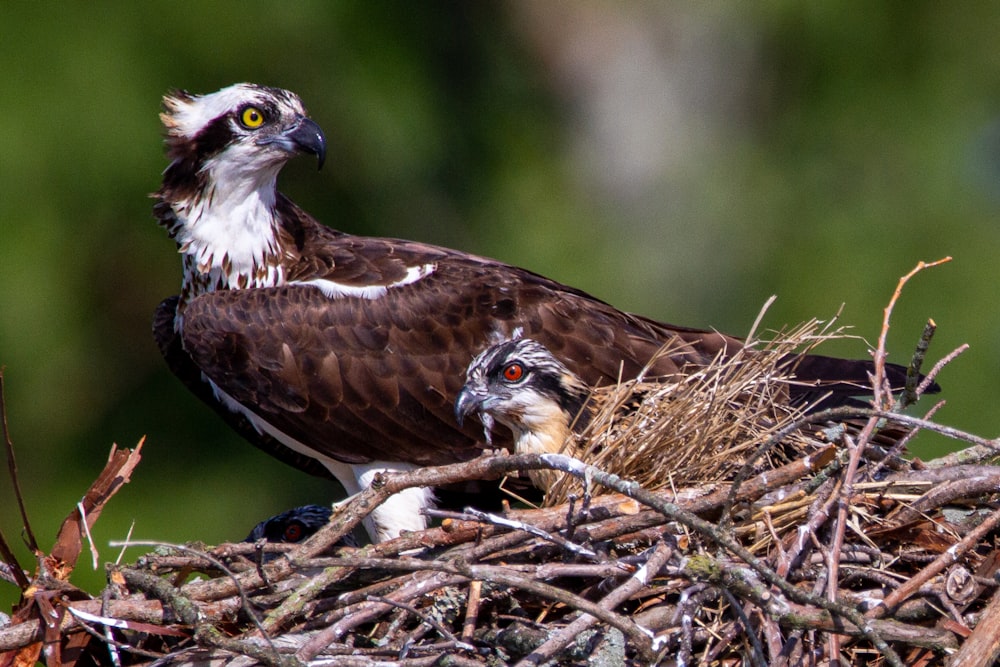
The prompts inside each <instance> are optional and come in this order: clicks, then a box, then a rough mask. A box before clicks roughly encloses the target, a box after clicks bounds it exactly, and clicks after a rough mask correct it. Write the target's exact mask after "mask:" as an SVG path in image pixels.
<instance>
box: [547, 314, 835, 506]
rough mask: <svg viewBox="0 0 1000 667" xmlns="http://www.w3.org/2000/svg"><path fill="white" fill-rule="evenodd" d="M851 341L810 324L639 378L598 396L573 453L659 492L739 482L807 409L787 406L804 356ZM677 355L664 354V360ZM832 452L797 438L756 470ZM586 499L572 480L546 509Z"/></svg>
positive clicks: (808, 436) (565, 480)
mask: <svg viewBox="0 0 1000 667" xmlns="http://www.w3.org/2000/svg"><path fill="white" fill-rule="evenodd" d="M845 337H847V334H846V333H845V331H844V329H843V328H838V327H836V326H835V325H834V324H833V323H831V322H821V321H819V320H810V321H809V322H806V323H804V324H801V325H799V326H797V327H794V328H792V329H790V330H788V331H785V332H773V333H772V335H771V336H769V337H768V338H767V339H763V338H752V339H749V340H748V341H747V345H746V347H744V348H742V349H741V350H739V351H738V352H737V353H736V354H733V355H730V356H728V357H721V356H720V357H718V358H716V359H715V360H714V361H713V362H712V363H711V364H709V365H707V366H705V367H704V368H701V369H698V370H696V371H694V372H692V373H690V374H689V375H686V376H684V377H683V378H680V379H679V380H677V379H674V378H671V379H670V380H669V381H667V382H662V381H657V380H656V379H647V378H645V377H643V376H640V377H638V378H634V379H631V380H623V381H620V382H618V383H617V384H616V385H614V386H609V387H602V388H599V389H598V390H597V391H596V395H595V399H594V400H595V401H596V404H597V405H598V406H599V407H598V409H597V412H596V414H595V416H594V417H593V419H592V420H591V422H590V423H589V424H588V426H587V428H586V429H585V430H584V431H583V432H582V433H581V434H579V435H578V436H575V437H574V441H573V442H569V443H567V444H566V447H565V450H564V451H565V452H566V453H572V454H573V455H574V456H576V457H577V458H579V459H581V460H582V461H584V462H586V463H590V464H592V465H594V466H596V467H598V468H601V469H602V470H605V471H607V472H610V473H613V474H616V475H618V476H620V477H622V478H624V479H629V480H634V481H636V482H638V483H639V484H641V485H642V486H643V487H644V488H646V489H648V490H650V491H656V490H659V489H664V488H678V487H685V486H690V485H692V484H697V483H701V482H714V481H718V480H723V479H730V478H732V477H733V475H735V474H736V472H737V471H738V470H739V469H740V468H742V467H743V466H744V465H746V464H747V462H748V459H749V457H750V456H751V455H752V454H753V453H754V452H756V451H757V450H758V449H760V447H761V446H762V445H763V444H764V443H765V442H767V441H768V440H769V439H770V438H772V436H774V434H775V433H777V432H778V431H780V430H781V429H783V428H786V427H787V426H788V425H789V424H791V423H793V422H794V421H795V420H797V419H799V418H800V417H801V416H802V415H803V414H804V413H805V412H806V410H807V409H808V407H809V406H808V405H805V406H801V405H800V406H793V405H790V404H789V402H788V388H789V383H790V382H792V379H791V376H792V375H793V372H794V357H795V355H796V354H801V353H804V352H810V351H812V350H814V349H815V348H816V347H817V346H818V345H820V344H821V343H822V342H823V341H827V340H830V339H834V338H845ZM671 351H672V350H671V348H670V347H665V348H664V349H663V350H661V352H660V354H670V352H671ZM825 444H827V443H826V442H824V441H820V440H817V434H816V433H815V432H810V431H808V430H804V429H803V430H795V431H794V432H793V433H791V434H790V435H789V436H788V437H787V438H785V439H784V440H783V441H782V443H781V446H780V447H776V448H773V449H771V450H770V451H768V452H766V453H765V455H764V456H763V457H761V458H760V459H759V460H757V461H754V462H751V467H752V469H753V470H761V469H764V468H766V467H776V466H778V465H781V464H783V463H787V462H788V461H789V460H790V459H789V455H792V456H794V455H798V454H801V453H808V452H810V451H814V450H815V449H816V448H817V447H821V446H824V445H825ZM582 491H583V488H582V486H581V482H580V481H578V480H576V479H575V478H573V477H572V476H568V475H563V476H562V477H561V478H560V479H559V481H558V482H556V484H555V485H553V487H552V488H551V489H550V490H549V492H548V493H547V494H546V499H545V504H546V505H556V504H560V503H564V502H566V500H567V499H568V498H569V496H570V495H571V494H574V495H580V494H581V493H582Z"/></svg>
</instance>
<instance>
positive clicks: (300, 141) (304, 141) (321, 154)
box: [258, 116, 326, 169]
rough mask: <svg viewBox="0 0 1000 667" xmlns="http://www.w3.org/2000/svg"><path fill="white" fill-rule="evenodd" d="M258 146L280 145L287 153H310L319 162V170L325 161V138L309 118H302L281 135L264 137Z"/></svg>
mask: <svg viewBox="0 0 1000 667" xmlns="http://www.w3.org/2000/svg"><path fill="white" fill-rule="evenodd" d="M258 143H259V144H260V145H266V144H280V145H281V146H282V148H284V149H285V150H287V151H289V152H293V151H294V152H303V153H312V154H313V155H315V156H316V159H317V161H318V162H319V168H320V169H322V168H323V162H324V161H326V137H325V136H324V135H323V130H321V129H320V127H319V125H317V124H316V123H315V122H313V120H312V119H311V118H306V117H305V116H302V117H301V118H299V122H297V123H296V124H295V125H294V126H293V127H291V128H290V129H288V130H286V131H284V132H282V133H281V134H278V135H274V136H271V137H266V138H264V139H261V140H260V141H259V142H258Z"/></svg>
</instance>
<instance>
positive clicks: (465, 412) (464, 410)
mask: <svg viewBox="0 0 1000 667" xmlns="http://www.w3.org/2000/svg"><path fill="white" fill-rule="evenodd" d="M485 401H486V397H485V396H483V395H482V394H479V393H477V392H476V390H475V389H473V388H472V387H469V386H466V387H463V388H462V391H460V392H458V397H457V398H456V399H455V419H456V420H457V421H458V425H459V426H462V425H463V424H464V423H465V418H466V417H468V416H469V415H471V414H472V413H474V412H481V411H482V409H483V407H485V406H484V404H485Z"/></svg>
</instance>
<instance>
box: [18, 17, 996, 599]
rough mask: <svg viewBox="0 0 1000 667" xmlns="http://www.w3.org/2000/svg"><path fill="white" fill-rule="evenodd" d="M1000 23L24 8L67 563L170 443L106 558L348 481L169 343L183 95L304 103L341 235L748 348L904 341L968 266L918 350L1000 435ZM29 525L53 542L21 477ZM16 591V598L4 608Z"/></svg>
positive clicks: (28, 329)
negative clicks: (333, 478)
mask: <svg viewBox="0 0 1000 667" xmlns="http://www.w3.org/2000/svg"><path fill="white" fill-rule="evenodd" d="M998 34H1000V9H998V8H997V6H996V5H995V4H994V3H988V2H983V3H962V4H949V3H934V2H903V1H898V2H883V3H868V2H861V1H857V2H831V3H805V2H780V1H779V2H764V3H716V4H712V3H701V2H678V3H661V2H643V1H636V2H631V3H628V4H619V3H617V2H610V1H609V2H601V1H597V0H592V1H586V0H584V1H580V2H569V1H564V0H553V1H547V2H535V1H533V0H511V1H510V2H468V3H464V2H434V3H419V4H418V3H411V2H368V1H366V2H360V1H359V2H337V3H330V2H325V1H324V2H321V1H314V2H296V3H280V4H279V3H259V2H244V3H239V4H236V3H232V4H228V3H193V2H148V3H134V2H117V3H86V4H84V3H58V4H57V3H51V4H46V3H2V4H0V76H2V82H3V85H2V91H0V364H2V365H4V366H5V367H6V373H5V376H6V386H7V412H8V417H9V422H10V428H11V432H12V436H13V440H14V443H15V446H16V451H17V456H18V462H19V464H20V471H21V482H22V485H23V486H24V489H25V495H26V500H27V504H28V508H29V511H30V514H31V520H32V523H33V526H34V529H35V531H36V533H37V535H38V536H39V539H40V541H41V542H42V546H43V547H45V548H48V547H49V546H51V541H52V538H53V536H54V534H55V532H56V530H57V528H58V525H59V523H60V521H61V520H62V518H63V517H64V516H65V515H66V514H67V513H68V512H70V511H71V510H72V508H73V506H74V504H75V503H76V501H77V500H78V499H79V498H80V496H81V495H82V493H83V492H84V490H85V489H86V487H87V485H88V484H89V483H90V481H91V480H92V479H93V478H94V477H95V476H96V474H97V473H98V472H99V470H100V469H101V467H102V465H103V463H104V461H105V458H106V455H107V452H108V449H109V447H110V445H111V443H112V442H116V443H118V444H120V445H122V446H132V445H134V444H135V443H136V441H138V440H139V438H140V437H142V436H143V435H146V436H147V438H148V439H147V443H146V447H145V450H144V455H143V461H142V463H141V464H140V466H139V468H138V470H137V472H136V473H135V475H134V478H133V481H132V483H131V484H130V485H128V486H127V487H126V488H125V489H124V490H123V491H122V492H121V493H120V494H119V495H118V496H117V497H116V498H115V499H114V500H113V501H112V503H111V504H110V506H109V508H108V509H107V511H106V512H105V514H104V515H103V516H102V517H101V520H100V521H99V522H98V524H97V526H96V529H95V531H94V537H95V539H96V541H97V543H98V547H99V548H100V549H101V555H102V558H104V559H105V560H110V559H113V558H114V556H115V551H114V550H113V549H111V548H109V547H108V546H107V543H108V541H109V540H115V539H122V538H124V536H125V534H126V531H127V530H128V527H129V525H130V524H131V523H132V522H133V521H134V522H135V532H134V535H135V537H137V538H142V539H159V540H165V541H187V540H203V541H205V542H208V543H217V542H220V541H224V540H230V539H239V538H242V537H243V536H244V535H245V534H246V533H247V532H248V531H249V529H250V528H251V527H252V526H253V524H254V523H255V522H256V521H258V520H260V519H261V518H263V517H265V516H268V515H270V514H273V513H276V512H278V511H280V510H283V509H286V508H288V507H291V506H293V505H295V504H299V503H303V502H317V501H325V500H328V499H330V498H332V497H333V495H334V491H333V488H332V486H331V485H330V484H328V483H325V482H322V481H318V480H312V479H310V478H307V477H305V476H304V475H301V474H299V473H297V472H295V471H294V470H292V469H291V468H287V467H284V466H283V465H281V464H279V463H276V462H274V461H273V460H271V459H269V458H268V457H267V456H265V455H263V454H260V453H258V452H257V451H256V450H255V449H254V448H252V447H251V446H249V445H247V444H245V443H244V442H241V441H240V440H239V439H238V438H237V437H236V436H234V435H233V434H231V433H230V432H229V431H228V430H227V429H226V428H225V427H224V426H223V425H222V423H221V422H220V421H219V420H218V419H217V418H215V417H214V416H213V414H212V413H211V412H210V411H209V410H208V409H207V408H205V407H203V406H202V405H201V404H199V403H197V402H196V401H195V400H194V399H193V398H192V397H191V396H189V395H188V393H187V392H186V391H185V390H184V389H183V388H182V386H181V384H180V383H179V382H178V381H176V380H175V379H174V378H173V377H172V376H171V375H170V374H169V373H168V372H167V370H166V368H165V365H164V364H163V363H162V361H161V360H160V358H159V356H158V353H157V351H156V348H155V346H154V344H153V341H152V338H151V335H150V318H151V314H152V312H153V310H154V308H155V307H156V305H157V303H158V302H159V301H160V299H162V298H164V297H166V296H168V295H170V294H173V293H175V292H176V290H177V288H178V286H179V283H180V264H179V260H178V257H177V256H176V253H175V249H174V246H173V244H172V243H171V242H170V241H169V240H168V239H167V237H166V235H165V234H164V233H163V231H162V230H160V229H159V228H158V227H157V226H156V225H155V224H154V222H153V220H152V217H151V213H150V206H151V203H152V202H151V200H150V199H149V198H148V196H147V195H148V194H149V193H151V192H153V191H154V190H156V188H157V186H158V181H159V175H160V172H161V171H162V169H163V168H164V166H165V164H166V162H165V159H164V157H163V151H162V140H161V130H160V126H159V121H158V118H157V113H158V111H159V103H160V97H161V96H162V94H163V93H164V92H166V91H167V90H168V89H170V88H173V87H183V88H186V89H188V90H191V91H193V92H211V91H214V90H216V89H218V88H220V87H222V86H225V85H228V84H230V83H233V82H237V81H254V82H259V83H265V84H269V85H276V86H281V87H286V88H289V89H291V90H294V91H297V92H298V93H299V94H300V95H301V96H302V98H303V99H304V100H305V102H306V104H307V106H308V107H309V109H310V110H311V113H312V117H313V118H314V119H315V120H316V121H317V122H318V123H319V124H320V125H321V126H322V127H323V128H324V129H325V131H326V133H327V137H328V141H329V157H328V161H327V165H328V166H327V167H326V168H325V169H324V170H323V171H322V172H320V173H318V174H317V173H316V171H315V166H314V164H315V163H314V162H312V161H310V160H304V159H303V160H297V161H295V162H293V163H292V164H290V165H289V167H288V168H287V169H286V170H285V172H284V175H283V177H282V188H283V190H284V191H285V192H286V193H288V194H289V195H290V196H291V197H292V198H293V199H294V200H296V201H297V202H298V203H300V204H301V205H303V206H304V207H305V208H306V209H307V210H309V211H311V212H312V213H314V214H315V215H316V216H317V217H318V218H319V219H320V220H322V221H324V222H326V223H328V224H330V225H332V226H334V227H337V228H340V229H343V230H346V231H349V232H354V233H360V234H372V235H386V236H399V237H407V238H414V239H419V240H422V241H429V242H434V243H439V244H444V245H449V246H454V247H459V248H462V249H464V250H468V251H473V252H477V253H481V254H486V255H490V256H494V257H498V258H501V259H503V260H506V261H509V262H512V263H515V264H519V265H522V266H525V267H528V268H531V269H534V270H536V271H539V272H542V273H544V274H547V275H549V276H551V277H553V278H556V279H559V280H561V281H564V282H567V283H570V284H572V285H574V286H577V287H580V288H583V289H586V290H588V291H590V292H592V293H594V294H595V295H597V296H599V297H602V298H604V299H606V300H608V301H611V302H612V303H614V304H616V305H618V306H620V307H622V308H625V309H630V310H634V311H638V312H641V313H644V314H647V315H650V316H653V317H657V318H660V319H663V320H666V321H671V322H676V323H679V324H685V325H690V326H701V327H716V328H719V329H721V330H724V331H727V332H732V333H737V334H743V333H746V332H747V330H748V329H749V327H750V325H751V323H752V322H753V320H754V317H755V316H756V314H757V312H758V310H759V308H760V307H761V305H762V304H763V303H764V301H765V300H766V299H767V298H768V296H770V295H771V294H777V295H778V301H777V303H776V304H775V305H774V306H773V307H772V309H771V310H770V312H769V314H768V316H767V318H766V322H765V323H766V325H768V326H770V327H780V326H782V325H785V324H794V323H797V322H800V321H803V320H805V319H808V318H810V317H814V316H816V317H820V318H826V317H829V316H831V315H832V314H833V313H835V312H836V311H837V309H838V308H839V307H840V305H841V304H842V303H846V304H847V305H846V308H845V309H844V315H843V321H844V322H846V323H850V324H853V325H856V333H858V334H859V335H861V336H864V337H865V338H867V339H868V340H869V341H874V340H875V339H876V338H877V335H878V331H879V325H880V322H881V317H882V308H883V306H884V305H885V304H886V302H887V300H888V298H889V296H890V294H891V292H892V290H893V288H894V286H895V284H896V280H897V278H898V277H899V276H900V275H902V274H904V273H905V272H907V271H908V270H909V269H911V268H912V267H913V266H914V265H915V264H916V262H917V261H918V260H934V259H937V258H940V257H943V256H945V255H952V256H954V258H955V260H954V262H952V263H951V264H949V265H947V266H945V267H943V268H938V269H934V270H932V271H929V272H927V273H924V274H921V275H919V276H918V277H917V278H916V279H915V280H914V281H913V282H912V283H911V285H910V286H909V287H907V289H906V292H905V294H904V296H903V299H902V301H901V302H900V304H899V306H898V307H897V309H896V313H895V316H894V326H893V328H892V332H891V336H890V352H891V356H890V358H891V359H892V360H894V361H897V362H903V363H905V362H906V361H907V360H908V358H909V354H910V350H911V348H912V346H913V344H914V343H915V341H916V339H917V337H918V335H919V333H920V330H921V328H922V326H923V323H924V321H925V320H926V319H927V318H930V317H932V318H934V319H935V320H936V321H937V323H938V325H939V327H940V330H939V333H938V335H937V337H936V339H935V343H934V348H933V354H932V356H933V357H934V358H937V357H939V356H942V355H944V354H945V353H947V352H948V351H950V350H951V349H953V348H954V347H956V346H957V345H959V344H961V343H964V342H968V343H970V344H971V345H972V349H971V351H970V352H968V353H967V354H966V355H964V356H963V357H961V358H960V359H959V360H958V361H957V362H955V363H954V364H953V365H952V366H951V367H950V368H948V369H947V371H946V372H945V373H944V374H943V375H942V377H941V382H942V384H943V385H944V386H945V388H946V390H945V392H944V394H943V395H942V396H943V398H945V399H947V401H948V404H947V406H946V407H945V408H944V409H943V410H941V412H939V414H938V419H939V420H940V421H942V422H944V423H947V424H950V425H954V426H957V427H961V428H964V429H968V430H971V431H973V432H976V433H979V434H981V435H986V436H992V435H995V434H996V431H997V424H998V422H1000V419H998V417H997V416H996V414H995V413H993V412H992V410H993V408H991V407H989V406H996V404H997V401H998V399H1000V382H998V373H997V371H998V366H1000V345H998V342H1000V341H998V340H997V336H996V334H995V332H996V331H997V330H998V318H1000V309H998V308H997V304H996V297H995V291H996V288H995V285H996V282H997V280H996V278H997V269H998V266H1000V263H998V260H997V257H996V251H997V245H998V237H1000V229H998V227H997V224H996V222H997V213H998V206H1000V187H998V184H1000V181H998V177H1000V120H998V116H997V110H998V108H1000V106H998V102H1000V51H998V49H997V48H996V39H997V35H998ZM826 349H827V351H828V352H831V353H835V354H840V355H850V356H857V357H862V356H864V355H865V354H867V350H866V347H865V345H864V343H863V342H861V341H840V342H837V343H836V344H835V345H831V346H829V347H827V348H826ZM946 446H949V443H946V442H944V441H943V440H940V439H936V438H933V437H926V436H922V437H921V438H920V439H919V441H918V443H917V444H916V445H915V446H914V449H915V450H916V451H917V453H918V454H920V455H923V456H929V455H931V454H932V453H933V452H934V451H936V450H939V449H940V448H942V447H946ZM0 529H2V530H3V532H4V534H5V535H6V536H7V538H8V539H9V540H12V541H14V542H18V543H19V538H18V535H19V530H20V523H19V520H18V517H17V515H16V512H15V510H14V505H13V496H12V494H11V492H10V484H9V481H7V480H6V476H4V481H3V482H2V483H0ZM19 554H20V555H21V556H22V557H23V558H24V562H25V563H26V564H29V563H30V559H29V558H28V556H27V552H26V551H25V550H23V549H21V550H20V551H19ZM134 555H136V554H135V553H133V554H132V555H131V556H130V557H134ZM89 570H90V567H89V565H87V564H84V563H81V566H80V571H79V572H78V573H77V576H76V577H75V578H74V581H76V582H77V583H78V584H81V585H84V586H86V587H88V588H89V589H90V590H93V591H96V590H98V589H99V588H100V586H101V574H100V573H89ZM14 597H15V595H14V590H13V587H12V586H6V585H4V584H0V601H3V602H4V604H3V605H0V609H3V608H6V607H7V604H6V601H7V600H9V599H14Z"/></svg>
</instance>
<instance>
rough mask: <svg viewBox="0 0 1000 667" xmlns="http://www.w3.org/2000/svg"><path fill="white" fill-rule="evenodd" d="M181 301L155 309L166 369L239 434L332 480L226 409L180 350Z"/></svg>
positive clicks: (155, 325) (323, 469)
mask: <svg viewBox="0 0 1000 667" xmlns="http://www.w3.org/2000/svg"><path fill="white" fill-rule="evenodd" d="M179 301H180V298H179V297H177V296H172V297H170V298H169V299H165V300H164V301H163V302H162V303H161V304H160V305H159V306H158V307H157V309H156V314H155V315H154V317H153V337H154V338H155V339H156V344H157V346H158V347H159V348H160V353H161V354H162V355H163V358H164V359H165V360H166V362H167V367H168V368H170V371H171V372H172V373H173V374H174V375H176V376H177V377H178V378H179V379H180V380H181V382H183V383H184V385H185V386H186V387H187V388H188V389H189V390H191V392H192V393H193V394H194V395H195V396H197V397H198V398H199V399H201V400H202V401H204V402H205V403H207V404H208V405H210V406H212V407H213V408H215V410H216V412H218V413H219V415H220V416H221V417H222V418H223V419H224V420H225V422H226V423H227V424H229V426H230V427H231V428H232V429H233V430H235V431H236V432H237V433H238V434H240V435H241V436H243V437H244V438H246V439H247V440H248V441H250V442H251V443H253V444H254V445H255V446H257V447H259V448H260V449H262V450H264V451H265V452H267V453H268V454H270V455H271V456H273V457H275V458H277V459H278V460H279V461H282V462H284V463H287V464H288V465H290V466H293V467H295V468H298V469H299V470H302V471H303V472H307V473H309V474H312V475H316V476H318V477H326V478H330V479H332V478H333V475H332V474H331V473H330V471H329V470H328V469H327V468H326V466H324V465H323V464H321V463H320V462H319V461H317V460H316V459H314V458H311V457H308V456H304V455H302V454H299V453H298V452H295V451H293V450H291V449H288V448H287V447H285V446H284V445H282V444H281V443H280V442H278V441H277V440H275V439H274V438H272V437H271V436H269V435H267V434H265V433H260V432H258V431H257V430H256V429H255V428H254V427H253V425H252V424H250V422H249V421H247V420H246V419H245V418H244V417H243V416H242V415H240V414H238V413H235V412H233V411H231V410H229V409H228V408H226V407H224V406H223V405H222V404H221V403H219V401H218V400H216V398H215V396H214V395H213V393H212V388H211V387H210V386H209V385H208V384H207V383H206V382H205V381H204V379H202V374H201V369H199V368H198V367H197V366H196V365H195V364H194V362H193V361H192V360H191V357H190V356H188V354H187V353H186V352H185V351H184V349H183V348H182V347H181V341H180V336H178V335H177V333H176V332H175V331H174V317H175V316H176V313H177V303H178V302H179Z"/></svg>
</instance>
